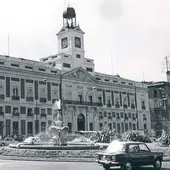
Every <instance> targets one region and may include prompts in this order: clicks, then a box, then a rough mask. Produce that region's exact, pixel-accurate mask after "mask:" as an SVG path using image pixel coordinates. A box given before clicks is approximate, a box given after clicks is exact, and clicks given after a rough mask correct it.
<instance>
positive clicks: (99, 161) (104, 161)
mask: <svg viewBox="0 0 170 170" xmlns="http://www.w3.org/2000/svg"><path fill="white" fill-rule="evenodd" d="M96 162H97V163H99V164H102V165H111V166H120V164H119V162H113V161H108V160H96Z"/></svg>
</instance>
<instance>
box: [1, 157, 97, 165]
mask: <svg viewBox="0 0 170 170" xmlns="http://www.w3.org/2000/svg"><path fill="white" fill-rule="evenodd" d="M0 160H17V161H42V162H87V163H94V162H96V159H95V158H69V157H67V158H35V157H15V156H0Z"/></svg>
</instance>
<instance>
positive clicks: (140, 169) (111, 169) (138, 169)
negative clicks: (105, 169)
mask: <svg viewBox="0 0 170 170" xmlns="http://www.w3.org/2000/svg"><path fill="white" fill-rule="evenodd" d="M110 170H120V168H110ZM134 170H155V169H154V168H153V167H141V168H134ZM161 170H170V167H169V168H161Z"/></svg>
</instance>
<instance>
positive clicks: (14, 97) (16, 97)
mask: <svg viewBox="0 0 170 170" xmlns="http://www.w3.org/2000/svg"><path fill="white" fill-rule="evenodd" d="M19 99H20V97H19V96H15V95H12V100H19Z"/></svg>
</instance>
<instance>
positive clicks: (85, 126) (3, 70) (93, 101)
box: [0, 7, 151, 135]
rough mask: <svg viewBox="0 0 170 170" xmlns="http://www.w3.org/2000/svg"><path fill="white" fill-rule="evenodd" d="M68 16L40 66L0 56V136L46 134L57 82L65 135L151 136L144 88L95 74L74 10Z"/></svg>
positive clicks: (37, 63) (144, 85)
mask: <svg viewBox="0 0 170 170" xmlns="http://www.w3.org/2000/svg"><path fill="white" fill-rule="evenodd" d="M69 10H71V12H68V11H69ZM67 12H68V14H67V15H66V14H65V13H63V27H62V29H61V30H60V31H59V33H58V34H57V38H58V52H59V53H58V54H56V55H53V56H48V57H45V58H42V59H41V60H40V62H38V61H32V60H27V59H23V58H14V57H9V56H0V133H1V134H3V135H12V134H20V135H28V134H30V135H35V134H37V133H39V132H42V131H45V130H46V128H47V127H48V126H50V125H51V124H52V105H53V103H54V101H55V100H58V99H59V98H60V95H59V94H61V93H60V88H59V85H60V83H61V80H62V88H61V89H62V118H63V121H64V123H65V125H68V127H69V131H70V132H75V131H77V130H102V129H103V128H104V127H109V128H110V129H115V130H116V132H117V133H123V132H125V131H127V130H137V129H138V130H144V129H146V130H147V132H148V133H150V131H151V125H150V112H149V102H148V90H147V85H146V84H144V83H140V82H135V81H132V80H128V79H125V78H122V77H120V76H119V75H107V74H103V73H98V72H95V66H94V61H93V60H92V59H89V58H86V57H85V55H84V53H85V49H84V32H83V31H82V30H81V28H80V26H79V25H77V23H76V18H75V17H76V15H75V10H74V9H73V8H70V7H68V8H67V11H66V13H67ZM69 15H71V16H69ZM61 77H62V79H61Z"/></svg>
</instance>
